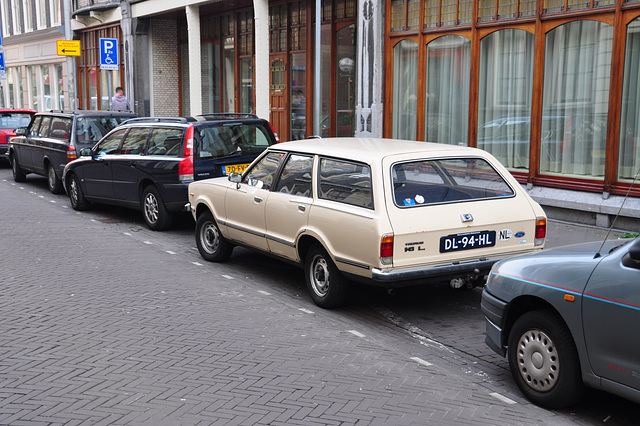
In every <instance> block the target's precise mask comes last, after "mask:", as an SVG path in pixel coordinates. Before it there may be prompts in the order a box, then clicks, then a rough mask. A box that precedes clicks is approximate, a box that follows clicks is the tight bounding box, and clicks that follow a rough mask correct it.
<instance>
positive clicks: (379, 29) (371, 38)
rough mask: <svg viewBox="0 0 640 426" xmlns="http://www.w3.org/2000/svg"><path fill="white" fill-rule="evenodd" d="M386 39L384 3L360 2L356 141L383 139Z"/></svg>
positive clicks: (381, 1) (369, 0)
mask: <svg viewBox="0 0 640 426" xmlns="http://www.w3.org/2000/svg"><path fill="white" fill-rule="evenodd" d="M384 39H385V37H384V0H359V1H358V60H357V61H356V66H357V67H358V70H357V72H358V77H357V79H356V81H357V93H356V98H357V100H358V101H357V102H358V103H357V105H356V131H355V136H356V137H382V121H383V116H384V114H383V113H384V111H383V103H382V96H383V88H384V76H383V71H384ZM388 84H392V83H391V82H388Z"/></svg>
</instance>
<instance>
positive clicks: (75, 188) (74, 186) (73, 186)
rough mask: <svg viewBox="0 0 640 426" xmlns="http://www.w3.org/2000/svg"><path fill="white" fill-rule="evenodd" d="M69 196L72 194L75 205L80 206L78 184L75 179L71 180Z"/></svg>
mask: <svg viewBox="0 0 640 426" xmlns="http://www.w3.org/2000/svg"><path fill="white" fill-rule="evenodd" d="M69 194H71V201H72V202H73V204H78V183H77V182H76V180H75V179H71V182H70V183H69Z"/></svg>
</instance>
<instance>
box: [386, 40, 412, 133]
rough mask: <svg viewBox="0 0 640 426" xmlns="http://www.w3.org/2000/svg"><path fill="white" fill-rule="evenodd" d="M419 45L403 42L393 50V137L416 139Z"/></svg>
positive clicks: (407, 41) (410, 41)
mask: <svg viewBox="0 0 640 426" xmlns="http://www.w3.org/2000/svg"><path fill="white" fill-rule="evenodd" d="M417 101H418V43H416V42H414V41H412V40H402V41H401V42H400V43H398V44H396V46H395V47H394V48H393V104H392V108H393V122H392V130H391V133H392V137H393V138H396V139H409V140H415V139H416V119H417V113H418V110H417V106H418V102H417Z"/></svg>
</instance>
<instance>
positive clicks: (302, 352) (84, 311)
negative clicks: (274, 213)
mask: <svg viewBox="0 0 640 426" xmlns="http://www.w3.org/2000/svg"><path fill="white" fill-rule="evenodd" d="M10 175H11V172H10V170H9V169H7V168H0V200H1V201H0V214H1V217H2V218H3V225H4V226H3V227H2V232H1V233H0V235H1V237H0V241H1V242H2V244H1V247H2V248H1V249H2V260H1V262H2V263H1V265H2V266H1V267H0V286H1V287H0V288H1V291H0V318H2V320H1V321H0V336H2V337H1V349H2V350H1V353H0V424H3V425H4V424H9V425H39V424H52V425H78V424H90V425H101V424H149V425H151V424H152V425H162V424H166V425H178V424H180V425H181V424H184V425H196V424H225V425H227V424H242V425H248V424H264V425H267V424H268V425H280V424H305V425H308V424H318V425H368V424H371V425H405V424H407V425H408V424H416V425H421V424H422V425H425V424H438V425H440V424H451V425H453V424H455V425H460V424H474V425H476V424H491V425H495V424H558V425H563V424H584V423H585V421H584V420H583V419H575V418H572V416H571V415H570V413H569V414H567V413H555V412H551V411H547V410H543V409H541V408H538V407H536V406H533V405H531V404H528V403H527V402H526V401H524V400H523V399H522V398H521V397H520V396H519V395H512V394H511V393H509V392H505V388H504V386H503V384H502V383H501V382H499V381H498V382H496V381H495V380H489V379H488V378H487V377H486V375H485V374H483V373H482V371H481V370H480V369H478V368H476V367H474V366H473V365H470V366H469V368H461V365H460V360H461V358H463V357H462V356H461V354H460V353H458V352H456V351H454V350H452V349H451V348H449V347H447V346H444V345H442V344H440V343H438V342H436V341H432V340H429V339H425V338H421V337H420V336H416V335H412V334H411V331H410V330H402V329H399V328H397V327H395V326H394V325H393V324H392V323H390V322H389V321H386V320H384V321H383V320H381V319H380V318H381V317H379V316H370V317H369V316H367V315H368V314H367V313H363V312H358V310H355V311H352V310H349V309H342V310H333V311H325V310H321V309H320V308H317V307H316V306H315V305H313V304H312V302H311V301H310V299H309V298H308V296H307V295H306V294H305V293H304V290H303V288H302V285H300V286H296V285H294V286H292V285H284V286H283V285H281V283H280V282H279V278H278V274H277V273H273V270H275V271H277V269H278V268H279V267H280V266H279V265H277V264H275V263H274V264H273V265H272V268H273V269H272V271H271V273H268V272H269V271H265V273H263V272H262V270H261V269H260V268H258V269H252V270H251V272H246V271H243V268H242V267H240V266H239V265H238V264H237V263H236V262H229V263H227V264H210V263H206V262H203V261H202V260H201V258H200V256H199V255H198V253H197V251H196V250H195V249H194V247H193V244H191V245H178V244H175V243H176V241H179V240H180V239H178V238H175V237H174V236H172V235H173V234H172V233H171V231H170V232H168V233H153V232H151V231H149V230H147V229H146V228H144V227H143V225H142V224H141V222H140V223H135V222H131V221H118V220H113V219H110V218H109V217H107V216H105V215H103V214H102V213H101V211H100V210H96V211H94V212H87V213H78V212H75V211H73V210H72V209H71V208H70V207H69V202H68V199H67V197H66V196H56V195H52V194H50V193H48V192H47V190H46V186H45V183H44V181H36V180H35V179H34V181H31V180H30V181H28V182H26V183H24V184H16V183H14V182H13V181H12V179H11V177H10ZM178 235H179V231H178ZM242 258H243V259H244V260H245V261H246V260H247V259H251V256H249V255H245V256H243V257H242ZM260 261H261V262H265V260H264V259H263V258H261V260H260ZM265 263H266V262H265ZM265 269H266V268H265ZM300 278H302V274H300ZM478 339H481V340H483V339H484V336H478Z"/></svg>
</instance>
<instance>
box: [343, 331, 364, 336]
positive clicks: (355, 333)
mask: <svg viewBox="0 0 640 426" xmlns="http://www.w3.org/2000/svg"><path fill="white" fill-rule="evenodd" d="M347 331H348V332H349V333H351V334H353V335H354V336H358V337H365V336H364V334H362V333H360V332H359V331H355V330H347Z"/></svg>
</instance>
